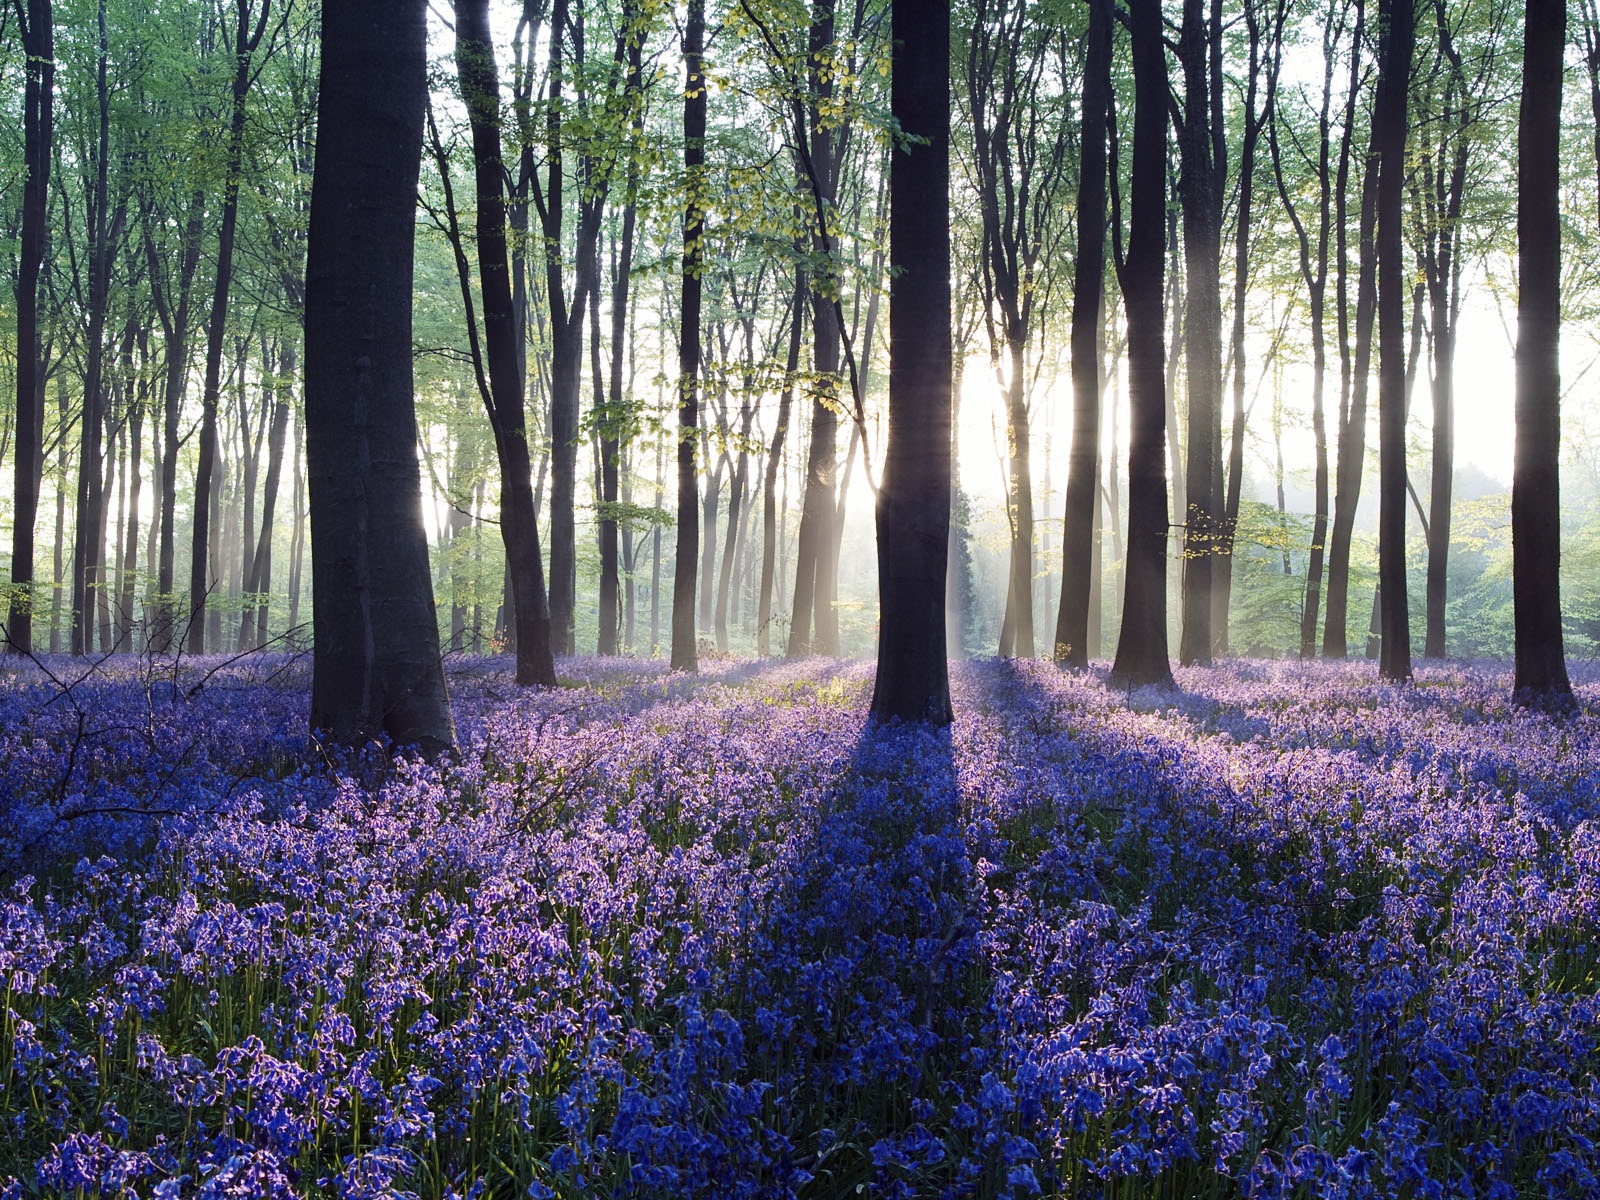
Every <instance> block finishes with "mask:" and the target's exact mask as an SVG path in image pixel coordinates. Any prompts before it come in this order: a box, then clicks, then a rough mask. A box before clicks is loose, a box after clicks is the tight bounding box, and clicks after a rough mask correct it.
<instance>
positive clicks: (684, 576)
mask: <svg viewBox="0 0 1600 1200" xmlns="http://www.w3.org/2000/svg"><path fill="white" fill-rule="evenodd" d="M705 32H706V7H705V0H689V16H688V21H687V22H686V23H685V25H684V31H683V59H684V68H685V72H686V76H687V79H686V83H685V86H684V97H683V169H684V174H685V176H686V177H687V178H688V180H689V192H688V197H689V198H688V200H687V202H686V203H685V205H684V210H683V285H682V291H681V296H680V307H679V313H680V318H679V325H678V547H677V558H676V561H675V562H674V564H673V574H672V669H673V670H674V671H697V670H699V669H700V660H699V651H698V647H697V645H696V644H695V628H694V599H695V596H694V593H695V586H694V585H695V566H696V562H695V560H696V558H697V556H698V554H699V550H700V511H699V497H698V496H697V495H696V485H695V450H696V449H697V442H698V440H699V426H700V390H699V389H700V291H701V286H700V285H701V279H700V275H701V271H702V264H703V262H704V253H703V247H702V245H701V241H702V237H703V235H704V233H705V210H704V209H703V208H702V207H701V201H700V198H699V195H698V191H697V189H698V188H699V187H700V186H702V182H703V180H702V175H703V174H704V171H705V161H706V80H705V76H704V75H703V74H702V73H701V55H702V53H703V51H704V47H705Z"/></svg>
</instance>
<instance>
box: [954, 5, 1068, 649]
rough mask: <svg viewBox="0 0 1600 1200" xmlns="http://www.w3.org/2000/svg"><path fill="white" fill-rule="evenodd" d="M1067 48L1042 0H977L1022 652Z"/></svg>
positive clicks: (1029, 607)
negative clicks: (1034, 404)
mask: <svg viewBox="0 0 1600 1200" xmlns="http://www.w3.org/2000/svg"><path fill="white" fill-rule="evenodd" d="M1065 58H1066V51H1065V33H1064V31H1063V30H1061V29H1059V28H1056V27H1053V25H1052V24H1051V23H1050V22H1049V21H1048V20H1047V19H1046V18H1045V16H1044V13H1043V11H1042V10H1041V9H1040V8H1039V7H1038V6H1037V5H1032V4H1028V3H1026V2H1025V0H976V3H975V5H974V8H973V14H972V28H971V31H970V34H969V36H968V50H967V56H966V79H965V83H966V88H965V91H966V98H967V104H968V115H969V118H970V121H971V125H972V161H973V174H974V180H973V183H974V184H975V186H976V190H977V194H978V213H979V218H980V222H981V235H982V250H981V253H980V254H979V256H978V259H979V272H978V278H979V281H980V283H981V285H982V288H983V298H984V321H985V324H986V325H987V327H988V332H989V347H990V355H991V358H992V360H993V361H994V364H995V367H996V373H997V375H999V376H1000V378H1001V381H1002V383H1003V385H1004V391H1005V408H1006V454H1007V458H1008V460H1009V467H1008V476H1009V478H1008V490H1009V497H1008V514H1007V515H1008V517H1009V519H1010V525H1011V571H1010V575H1009V584H1008V586H1007V596H1008V600H1007V609H1008V611H1009V612H1010V615H1011V621H1010V628H1011V629H1012V630H1013V637H1012V641H1013V646H1014V649H1015V651H1016V653H1017V654H1018V655H1020V656H1021V657H1023V658H1031V657H1032V656H1033V653H1034V627H1033V473H1032V463H1031V459H1032V438H1031V429H1030V423H1031V420H1032V413H1031V412H1030V405H1029V391H1030V389H1029V386H1028V366H1029V364H1028V361H1027V359H1028V346H1029V344H1030V342H1031V341H1032V340H1033V337H1034V335H1035V331H1036V327H1037V325H1038V323H1039V321H1040V320H1041V319H1042V318H1043V316H1044V315H1045V311H1046V301H1047V300H1048V298H1049V292H1050V288H1049V283H1050V269H1051V260H1052V259H1053V257H1054V254H1053V251H1054V250H1055V248H1056V243H1057V242H1058V241H1059V240H1060V237H1061V235H1062V234H1063V233H1064V232H1065V229H1066V224H1065V222H1064V221H1062V220H1060V219H1059V217H1057V216H1055V213H1056V210H1057V208H1058V207H1064V205H1060V204H1059V203H1058V202H1059V201H1060V200H1061V199H1062V197H1061V195H1060V193H1061V189H1062V186H1063V184H1064V182H1065V179H1066V170H1067V166H1068V163H1069V159H1070V156H1069V155H1068V153H1067V147H1068V143H1069V134H1070V131H1071V122H1070V121H1069V120H1068V118H1067V111H1066V110H1067V106H1066V105H1065V104H1064V103H1062V102H1061V100H1060V99H1059V98H1057V97H1053V96H1051V95H1050V94H1049V90H1048V88H1047V87H1046V84H1047V82H1048V80H1049V77H1050V74H1051V72H1052V68H1053V69H1054V71H1055V73H1056V74H1058V75H1063V76H1064V75H1065V69H1066V68H1065ZM1002 362H1003V364H1004V366H1003V369H1002ZM1008 649H1009V648H1005V647H1003V648H1002V651H1001V652H1002V653H1007V652H1008Z"/></svg>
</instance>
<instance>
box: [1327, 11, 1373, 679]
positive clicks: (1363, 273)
mask: <svg viewBox="0 0 1600 1200" xmlns="http://www.w3.org/2000/svg"><path fill="white" fill-rule="evenodd" d="M1365 12H1366V10H1365V5H1364V4H1363V3H1362V0H1357V3H1356V25H1355V33H1354V45H1355V46H1360V45H1361V44H1362V31H1363V27H1364V23H1365ZM1360 64H1361V57H1360V54H1359V52H1358V51H1356V50H1354V49H1353V50H1352V51H1351V64H1350V81H1351V82H1350V95H1349V99H1348V100H1347V102H1346V106H1345V119H1344V136H1343V145H1342V146H1341V149H1340V157H1339V173H1338V182H1337V183H1336V185H1335V189H1334V197H1335V214H1336V215H1335V219H1334V229H1335V234H1336V239H1337V240H1336V243H1335V244H1336V247H1337V262H1338V271H1339V275H1338V284H1337V288H1338V300H1337V304H1338V309H1339V313H1338V318H1339V374H1340V382H1339V452H1338V464H1337V467H1336V474H1335V476H1334V495H1333V532H1332V535H1331V539H1330V541H1329V545H1328V602H1327V612H1326V615H1325V617H1324V619H1323V624H1322V655H1323V657H1324V658H1334V659H1339V658H1344V657H1345V656H1346V654H1348V653H1349V646H1348V640H1349V634H1348V625H1349V619H1350V618H1349V613H1350V607H1349V605H1350V546H1351V541H1352V538H1353V535H1354V532H1355V524H1356V508H1357V506H1358V504H1359V503H1360V500H1361V476H1362V472H1363V470H1364V468H1365V465H1366V455H1367V396H1368V389H1369V382H1368V380H1369V376H1370V374H1371V365H1372V330H1373V320H1374V317H1375V316H1376V312H1377V296H1378V292H1377V237H1376V230H1377V215H1378V166H1377V163H1378V140H1377V130H1376V129H1374V130H1373V131H1372V134H1371V136H1370V139H1369V142H1368V146H1367V151H1366V155H1365V158H1364V164H1363V168H1362V177H1361V211H1360V218H1359V227H1358V229H1359V231H1358V234H1357V267H1356V306H1355V347H1354V352H1353V354H1352V351H1351V341H1350V333H1349V319H1350V304H1349V282H1348V281H1349V269H1348V261H1349V260H1348V253H1347V245H1346V240H1345V237H1346V235H1345V228H1346V220H1345V210H1346V205H1347V199H1346V197H1347V195H1348V191H1347V187H1346V184H1347V182H1348V175H1349V161H1350V157H1351V150H1352V141H1353V138H1354V136H1355V122H1356V115H1357V95H1358V91H1359V89H1358V88H1357V86H1356V84H1357V82H1358V81H1359V78H1360ZM1346 397H1348V405H1347V404H1346Z"/></svg>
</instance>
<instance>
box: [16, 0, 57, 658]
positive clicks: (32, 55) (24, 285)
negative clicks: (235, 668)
mask: <svg viewBox="0 0 1600 1200" xmlns="http://www.w3.org/2000/svg"><path fill="white" fill-rule="evenodd" d="M12 7H13V9H14V12H15V16H16V20H17V25H18V31H19V33H20V34H21V40H22V52H23V54H25V55H26V56H27V64H26V67H25V68H24V72H23V84H22V158H23V167H24V169H25V170H26V172H27V177H26V179H25V180H24V181H23V185H22V230H21V234H22V237H21V243H20V245H19V246H18V259H17V286H16V297H17V409H16V426H15V427H16V435H15V436H16V456H15V458H14V459H13V461H12V496H13V500H14V504H13V509H12V526H11V595H10V600H9V603H8V605H7V612H6V638H5V645H6V648H7V649H9V650H11V651H14V652H16V653H18V654H31V653H32V652H33V607H34V593H33V583H34V580H33V574H34V570H33V535H34V526H35V524H36V523H37V521H38V514H39V485H40V481H41V479H42V478H43V474H44V363H43V361H42V355H41V353H40V338H39V275H40V271H41V268H42V267H43V265H44V247H45V240H46V236H47V230H46V228H45V218H46V210H47V207H48V204H49V198H50V162H51V158H52V155H53V150H52V144H53V142H54V132H55V72H56V51H55V17H54V13H53V12H52V10H51V0H26V4H24V3H23V0H12Z"/></svg>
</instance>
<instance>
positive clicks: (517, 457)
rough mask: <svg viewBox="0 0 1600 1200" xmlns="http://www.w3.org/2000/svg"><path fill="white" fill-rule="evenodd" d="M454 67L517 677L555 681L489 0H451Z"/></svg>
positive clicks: (550, 683)
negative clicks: (470, 174)
mask: <svg viewBox="0 0 1600 1200" xmlns="http://www.w3.org/2000/svg"><path fill="white" fill-rule="evenodd" d="M456 70H457V73H458V74H459V77H460V80H461V92H462V95H463V97H465V99H466V102H467V113H468V117H469V119H470V121H471V124H472V150H473V160H474V165H475V169H474V180H475V183H476V193H477V201H478V204H477V209H478V218H477V233H478V276H479V285H480V288H481V291H482V295H483V341H484V355H485V358H486V360H487V363H488V388H487V390H486V391H483V392H482V395H483V400H484V405H485V407H486V408H487V409H488V415H489V423H490V426H491V427H492V429H493V430H494V438H495V450H496V452H497V454H498V456H499V460H500V532H501V536H502V538H503V540H504V542H505V547H506V568H507V572H508V574H509V578H510V582H511V593H512V608H513V610H514V611H513V620H514V621H515V623H516V631H517V682H518V683H519V684H522V685H524V686H531V685H535V684H539V685H543V686H546V687H554V686H555V682H556V673H555V662H554V659H553V656H552V652H553V650H554V644H553V643H554V633H553V629H552V618H551V614H550V609H549V602H548V599H547V597H546V595H545V587H544V565H543V563H542V561H541V559H540V557H539V530H538V525H537V522H536V520H535V517H534V507H533V465H532V462H531V459H530V455H529V452H528V427H527V415H526V408H525V405H524V400H523V390H522V382H523V374H522V369H521V366H520V360H521V356H522V344H521V340H520V338H519V337H518V334H517V322H516V311H515V308H514V307H513V305H512V299H511V267H510V261H509V258H508V256H507V249H506V202H505V190H504V177H505V168H504V165H503V163H502V160H501V149H500V77H499V72H498V71H497V69H496V66H495V59H494V46H493V43H492V42H491V41H490V36H489V3H488V0H459V3H457V5H456Z"/></svg>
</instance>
